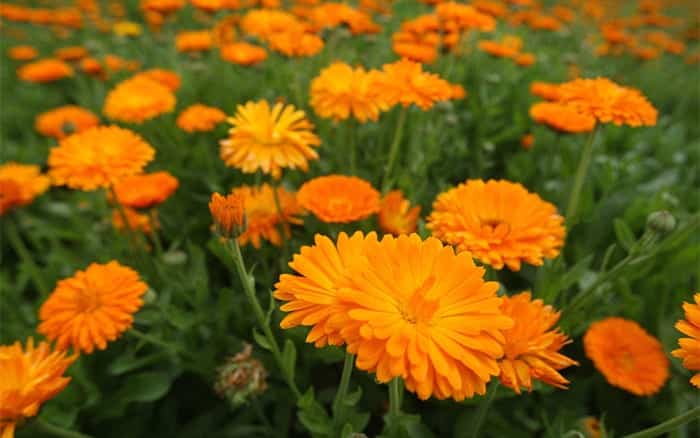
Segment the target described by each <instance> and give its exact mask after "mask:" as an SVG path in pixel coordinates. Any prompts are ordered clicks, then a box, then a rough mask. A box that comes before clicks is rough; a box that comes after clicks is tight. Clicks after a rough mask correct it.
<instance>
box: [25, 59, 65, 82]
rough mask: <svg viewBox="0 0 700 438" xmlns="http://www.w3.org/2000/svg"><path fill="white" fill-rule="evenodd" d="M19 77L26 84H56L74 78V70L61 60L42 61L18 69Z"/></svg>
mask: <svg viewBox="0 0 700 438" xmlns="http://www.w3.org/2000/svg"><path fill="white" fill-rule="evenodd" d="M17 76H18V77H19V78H20V79H21V80H23V81H26V82H39V83H42V82H54V81H58V80H61V79H64V78H67V77H70V76H73V69H72V68H71V66H70V65H68V64H66V63H65V62H63V61H61V60H59V59H40V60H38V61H34V62H31V63H29V64H25V65H23V66H22V67H20V68H19V69H17Z"/></svg>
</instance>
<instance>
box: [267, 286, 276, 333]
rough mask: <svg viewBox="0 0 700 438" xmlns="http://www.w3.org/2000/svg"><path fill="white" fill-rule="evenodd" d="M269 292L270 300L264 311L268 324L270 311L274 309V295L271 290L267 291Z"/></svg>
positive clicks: (270, 315) (270, 316) (270, 318)
mask: <svg viewBox="0 0 700 438" xmlns="http://www.w3.org/2000/svg"><path fill="white" fill-rule="evenodd" d="M269 293H270V302H269V304H268V305H267V313H265V323H267V324H268V325H269V324H270V320H272V313H273V312H274V311H275V297H274V296H273V295H272V291H269Z"/></svg>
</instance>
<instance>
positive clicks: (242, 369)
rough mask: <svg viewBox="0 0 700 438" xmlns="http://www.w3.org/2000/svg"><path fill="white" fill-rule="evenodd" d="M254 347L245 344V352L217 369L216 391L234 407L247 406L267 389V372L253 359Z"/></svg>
mask: <svg viewBox="0 0 700 438" xmlns="http://www.w3.org/2000/svg"><path fill="white" fill-rule="evenodd" d="M252 352H253V347H252V346H251V345H250V344H245V345H244V347H243V351H241V352H240V353H238V354H236V355H235V356H233V357H229V358H228V359H227V360H226V362H225V363H224V364H223V365H222V366H220V367H219V368H218V369H217V373H218V378H217V381H216V383H215V385H214V390H215V391H216V392H217V394H219V395H220V396H221V397H225V398H226V399H227V400H228V401H229V402H230V403H231V404H232V405H234V406H240V405H242V404H245V403H246V402H247V401H248V400H249V399H250V398H251V397H255V396H258V395H260V394H262V393H264V392H265V390H266V389H267V370H265V367H264V366H263V364H262V363H261V362H260V361H259V360H257V359H255V358H254V357H252Z"/></svg>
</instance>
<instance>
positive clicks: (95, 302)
mask: <svg viewBox="0 0 700 438" xmlns="http://www.w3.org/2000/svg"><path fill="white" fill-rule="evenodd" d="M75 301H76V303H77V305H78V309H79V311H80V312H81V313H92V312H94V311H95V310H97V309H98V308H99V307H100V304H101V303H100V296H99V294H98V293H96V292H94V291H92V290H91V289H89V288H86V289H81V290H80V291H78V293H77V296H76V300H75Z"/></svg>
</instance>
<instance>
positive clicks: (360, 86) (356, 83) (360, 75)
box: [311, 62, 389, 123]
mask: <svg viewBox="0 0 700 438" xmlns="http://www.w3.org/2000/svg"><path fill="white" fill-rule="evenodd" d="M380 75H381V73H379V72H377V71H374V70H372V71H369V72H367V71H365V69H364V68H362V67H357V68H355V69H353V68H352V67H351V66H349V65H348V64H345V63H343V62H335V63H333V64H331V65H330V66H328V67H326V68H325V69H323V70H321V73H320V74H319V75H318V76H317V77H316V78H314V79H313V80H312V81H311V106H312V107H313V109H314V111H315V112H316V114H318V115H319V116H321V117H323V118H332V119H333V120H335V121H338V120H345V119H347V118H348V117H350V116H351V115H352V116H353V117H354V118H355V119H357V120H358V121H360V122H362V123H364V122H366V121H367V120H373V121H376V120H377V119H378V118H379V113H380V112H381V111H386V110H388V109H389V104H388V103H387V102H386V100H385V99H384V98H383V96H382V92H381V89H380V88H379V87H378V86H377V82H378V80H379V79H378V77H379V76H380Z"/></svg>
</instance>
